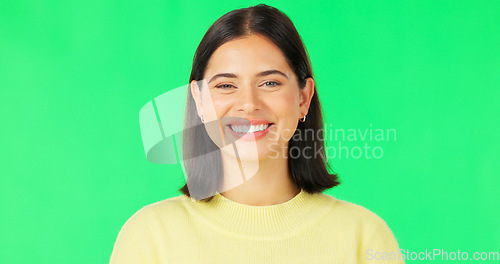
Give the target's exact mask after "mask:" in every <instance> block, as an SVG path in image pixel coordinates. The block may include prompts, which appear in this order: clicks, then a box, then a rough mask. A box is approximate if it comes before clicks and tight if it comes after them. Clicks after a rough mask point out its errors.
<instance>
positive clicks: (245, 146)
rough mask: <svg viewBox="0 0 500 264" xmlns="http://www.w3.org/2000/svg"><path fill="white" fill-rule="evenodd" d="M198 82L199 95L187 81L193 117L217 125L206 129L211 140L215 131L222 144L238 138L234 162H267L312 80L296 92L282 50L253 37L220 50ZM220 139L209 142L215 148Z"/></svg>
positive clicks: (287, 134) (291, 128)
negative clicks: (220, 137) (190, 93)
mask: <svg viewBox="0 0 500 264" xmlns="http://www.w3.org/2000/svg"><path fill="white" fill-rule="evenodd" d="M203 79H204V81H203V85H202V89H201V93H200V90H199V88H198V86H197V84H196V82H195V81H193V82H192V83H191V92H192V94H193V97H194V99H195V102H196V107H197V110H198V114H199V115H200V116H203V119H204V120H205V122H207V121H214V120H217V121H218V122H213V123H216V124H218V126H219V129H217V128H208V127H207V131H208V133H209V135H210V136H211V138H212V140H214V135H216V134H217V130H218V131H223V134H224V137H223V138H225V140H222V142H223V144H226V143H227V142H233V141H235V140H238V141H237V146H238V154H239V158H240V159H245V158H255V157H256V155H258V159H263V158H270V157H272V156H276V154H277V153H276V151H277V150H279V151H280V152H282V149H283V148H285V149H286V148H287V146H288V141H289V140H290V138H291V137H292V136H293V134H294V132H295V129H296V128H297V123H298V121H299V119H300V118H302V117H303V116H304V115H306V114H307V111H308V109H309V104H310V101H311V98H312V95H313V93H314V81H313V79H312V78H308V79H307V82H306V85H305V87H304V88H303V89H300V88H299V83H298V80H297V76H296V75H295V74H294V72H293V70H292V68H291V67H290V65H288V63H287V60H286V58H285V56H284V54H283V52H282V51H281V50H280V49H279V48H278V47H277V46H276V45H275V44H274V43H272V42H271V41H270V40H269V39H267V38H265V37H263V36H260V35H255V34H252V35H249V36H245V37H242V38H238V39H235V40H232V41H229V42H227V43H225V44H223V45H222V46H220V47H219V48H218V49H217V50H216V51H215V52H214V53H213V54H212V56H211V58H210V60H209V62H208V66H207V68H206V70H205V75H204V78H203ZM219 135H220V134H219ZM220 141H221V140H217V139H216V140H214V142H216V144H217V145H219V147H221V146H220V144H218V143H217V142H220ZM242 150H243V151H242ZM255 151H256V153H248V152H255ZM285 153H286V152H285Z"/></svg>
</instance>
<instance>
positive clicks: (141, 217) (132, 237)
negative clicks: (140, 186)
mask: <svg viewBox="0 0 500 264" xmlns="http://www.w3.org/2000/svg"><path fill="white" fill-rule="evenodd" d="M149 214H150V212H149V208H148V207H147V206H146V207H144V208H142V209H140V210H139V211H137V212H136V213H135V214H134V215H132V216H131V217H130V218H129V219H128V220H127V221H126V222H125V224H124V225H123V227H122V228H121V230H120V232H119V233H118V237H117V239H116V241H115V244H114V247H113V252H112V253H111V259H110V262H109V263H110V264H129V263H130V264H132V263H133V264H149V263H153V262H152V256H151V252H149V250H151V247H150V245H149V243H150V241H151V239H150V232H149V231H148V225H147V220H148V215H149Z"/></svg>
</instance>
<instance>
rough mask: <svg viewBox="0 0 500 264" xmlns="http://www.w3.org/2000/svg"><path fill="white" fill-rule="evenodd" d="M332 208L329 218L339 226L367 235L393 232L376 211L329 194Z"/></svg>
mask: <svg viewBox="0 0 500 264" xmlns="http://www.w3.org/2000/svg"><path fill="white" fill-rule="evenodd" d="M328 199H330V201H331V209H330V211H329V213H328V214H327V219H328V221H330V222H331V223H332V222H334V223H336V224H338V225H339V227H344V228H348V229H350V230H355V231H356V232H357V233H358V234H362V235H363V236H367V237H374V236H376V235H377V234H378V235H386V234H392V232H391V230H390V228H389V227H388V225H387V223H386V222H385V221H384V220H383V219H382V218H381V217H380V216H378V215H377V214H376V213H374V212H373V211H371V210H369V209H367V208H366V207H364V206H361V205H358V204H355V203H352V202H348V201H344V200H340V199H337V198H334V197H332V196H329V198H328Z"/></svg>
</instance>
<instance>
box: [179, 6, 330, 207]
mask: <svg viewBox="0 0 500 264" xmlns="http://www.w3.org/2000/svg"><path fill="white" fill-rule="evenodd" d="M250 34H258V35H261V36H264V37H267V38H268V39H270V40H271V41H272V42H273V43H274V44H275V45H276V46H278V47H279V49H281V50H282V51H283V54H284V55H285V57H286V59H287V62H288V63H289V65H290V67H291V68H292V69H293V71H294V73H295V75H296V76H297V79H298V81H299V87H300V88H301V89H303V88H304V87H305V84H306V79H307V78H309V77H313V73H312V68H311V63H310V60H309V56H308V54H307V51H306V49H305V47H304V44H303V42H302V39H301V38H300V36H299V34H298V32H297V30H296V29H295V26H294V25H293V23H292V21H291V20H290V19H289V18H288V16H287V15H285V14H284V13H283V12H281V11H279V10H278V9H276V8H274V7H270V6H267V5H264V4H260V5H257V6H252V7H248V8H242V9H237V10H233V11H231V12H229V13H227V14H225V15H223V16H222V17H220V18H219V19H218V20H217V21H215V23H214V24H213V25H212V26H211V27H210V28H209V29H208V31H207V32H206V34H205V36H204V37H203V39H202V40H201V43H200V45H199V46H198V48H197V50H196V53H195V55H194V60H193V67H192V70H191V76H190V77H189V82H190V83H191V81H193V80H194V81H201V80H202V79H203V76H204V74H205V70H206V67H207V64H208V61H209V60H210V57H211V56H212V54H213V53H214V52H215V50H216V49H217V48H218V47H220V46H221V45H223V44H224V43H226V42H228V41H230V40H233V39H236V38H240V37H244V36H247V35H250ZM198 83H199V85H198V86H199V87H200V89H201V82H198ZM185 115H186V119H185V120H186V121H185V128H186V129H185V130H184V132H183V146H182V147H183V158H184V167H185V173H186V182H187V183H186V184H185V185H184V186H183V187H182V188H181V189H180V190H179V191H181V192H182V193H183V194H185V195H187V196H190V197H192V198H194V199H200V198H205V197H208V198H205V199H202V200H204V201H210V200H211V198H212V197H213V195H215V192H216V191H218V187H219V186H220V184H221V183H222V179H223V178H222V176H223V175H222V173H223V172H222V161H221V159H220V156H217V155H204V154H206V153H211V152H214V151H215V152H217V151H220V150H219V147H217V145H215V143H213V142H212V140H211V139H210V137H209V136H208V134H207V132H206V130H205V127H204V125H203V123H201V121H200V119H199V118H198V115H197V111H196V105H195V102H194V99H193V95H192V94H191V90H190V89H189V88H188V97H187V105H186V112H185ZM301 130H302V131H301ZM311 130H312V131H316V133H315V134H316V135H317V136H316V137H314V138H312V137H311V138H306V139H305V140H304V139H301V140H294V138H295V135H294V136H293V137H292V139H290V141H289V142H288V149H289V155H288V168H289V171H290V177H291V180H292V181H293V182H294V183H295V184H296V185H297V186H298V187H299V188H301V189H303V190H304V191H306V192H308V193H317V192H323V191H324V190H325V189H329V188H332V187H334V186H337V185H338V184H339V180H338V177H337V175H336V174H335V173H330V172H329V171H328V169H327V168H329V165H328V161H327V159H326V155H325V148H324V142H323V138H324V137H323V116H322V113H321V106H320V102H319V99H318V93H317V90H316V89H315V93H314V95H313V97H312V99H311V104H310V107H309V112H308V115H307V119H306V121H305V122H299V123H298V126H297V129H296V131H295V134H297V133H300V134H301V135H304V134H305V133H304V132H306V131H311ZM291 149H299V150H305V149H316V150H317V149H320V150H321V151H320V154H321V155H320V156H319V157H317V156H315V157H313V158H306V157H305V156H304V155H298V157H296V158H293V155H290V150H291ZM193 157H198V159H197V160H196V162H194V161H192V159H191V158H193ZM206 168H210V170H207V169H206ZM188 183H189V184H188ZM188 185H189V189H190V190H189V189H188ZM195 196H196V197H195ZM198 196H199V197H198Z"/></svg>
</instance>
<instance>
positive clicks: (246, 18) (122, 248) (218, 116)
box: [111, 5, 402, 263]
mask: <svg viewBox="0 0 500 264" xmlns="http://www.w3.org/2000/svg"><path fill="white" fill-rule="evenodd" d="M185 114H186V123H185V128H186V129H185V132H184V136H183V155H184V166H185V173H186V185H185V186H184V187H183V188H181V191H182V193H183V195H181V196H178V197H174V198H170V199H167V200H164V201H160V202H158V203H155V204H152V205H148V206H146V207H144V208H142V209H141V210H139V211H138V212H137V213H135V214H134V215H133V216H132V217H131V218H130V219H129V220H128V221H127V222H126V223H125V225H124V226H123V228H122V230H121V231H120V234H119V235H118V239H117V241H116V243H115V248H114V250H113V253H112V256H111V263H371V262H379V263H402V260H400V256H399V254H398V252H399V248H398V244H397V242H396V240H395V238H394V236H393V234H392V232H391V230H390V229H389V228H388V227H387V225H386V223H385V222H384V221H383V220H382V219H380V218H379V217H378V216H376V215H375V214H374V213H372V212H370V211H369V210H367V209H365V208H363V207H361V206H358V205H354V204H351V203H348V202H345V201H340V200H337V199H335V198H333V197H330V196H328V195H325V194H323V193H322V191H323V190H325V189H328V188H332V187H334V186H336V185H338V184H339V182H338V179H337V176H336V175H335V174H330V173H329V172H328V170H327V164H326V157H325V155H324V148H323V146H324V143H323V136H322V134H321V132H322V130H321V128H322V127H323V122H322V115H321V108H320V104H319V100H318V94H317V91H316V89H315V83H314V79H313V75H312V70H311V65H310V62H309V58H308V55H307V53H306V50H305V47H304V46H303V43H302V41H301V39H300V36H299V35H298V33H297V31H296V29H295V27H294V25H293V24H292V22H291V21H290V19H289V18H288V17H287V16H286V15H285V14H283V13H282V12H280V11H279V10H277V9H275V8H272V7H269V6H266V5H258V6H254V7H249V8H244V9H238V10H234V11H231V12H229V13H227V14H225V15H224V16H222V17H221V18H219V19H218V20H217V21H216V22H215V23H214V24H213V25H212V26H211V27H210V29H209V30H208V31H207V33H206V34H205V36H204V38H203V39H202V41H201V43H200V45H199V46H198V49H197V50H196V54H195V58H194V62H193V68H192V73H191V77H190V87H189V91H188V101H187V107H186V113H185ZM311 130H312V131H314V132H316V133H313V136H311V134H310V133H309V134H307V131H311ZM305 135H309V136H308V137H306V136H305ZM318 150H319V151H318ZM318 153H319V154H318Z"/></svg>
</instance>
